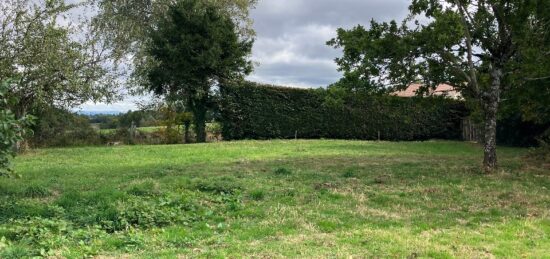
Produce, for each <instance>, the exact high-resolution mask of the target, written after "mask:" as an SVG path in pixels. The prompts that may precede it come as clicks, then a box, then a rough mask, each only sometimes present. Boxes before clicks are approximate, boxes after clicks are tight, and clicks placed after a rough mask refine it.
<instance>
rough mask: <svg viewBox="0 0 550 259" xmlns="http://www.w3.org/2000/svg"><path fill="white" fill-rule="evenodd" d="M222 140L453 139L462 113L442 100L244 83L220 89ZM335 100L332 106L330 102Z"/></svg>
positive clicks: (458, 106)
mask: <svg viewBox="0 0 550 259" xmlns="http://www.w3.org/2000/svg"><path fill="white" fill-rule="evenodd" d="M220 92H221V103H220V111H221V122H222V132H223V138H224V139H226V140H238V139H271V138H294V137H295V136H296V134H297V136H298V137H299V138H336V139H365V140H373V139H378V137H380V139H383V140H425V139H432V138H440V139H458V138H460V137H461V131H460V128H461V127H460V123H461V120H462V118H463V116H464V115H465V114H466V113H467V111H466V109H465V106H464V104H463V103H462V102H459V101H455V100H450V99H445V98H441V97H430V98H400V97H395V96H368V95H363V94H358V93H353V94H340V95H339V96H338V98H333V96H332V95H333V93H332V92H330V91H328V90H323V89H318V90H311V89H295V88H283V87H274V86H265V85H258V84H256V83H251V82H244V83H241V84H239V85H236V84H230V85H224V86H223V87H221V91H220ZM332 99H337V101H331V100H332Z"/></svg>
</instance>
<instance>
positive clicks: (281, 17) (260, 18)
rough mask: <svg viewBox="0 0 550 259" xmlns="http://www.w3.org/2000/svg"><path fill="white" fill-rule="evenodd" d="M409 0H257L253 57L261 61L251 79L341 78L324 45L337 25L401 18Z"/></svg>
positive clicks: (318, 82) (321, 82) (321, 81)
mask: <svg viewBox="0 0 550 259" xmlns="http://www.w3.org/2000/svg"><path fill="white" fill-rule="evenodd" d="M408 3H409V0H339V1H336V0H260V2H259V4H258V6H257V8H256V9H255V10H253V11H252V18H253V19H254V28H255V30H256V32H257V41H256V44H255V46H254V50H253V60H254V61H256V62H258V63H259V64H260V66H259V67H257V68H256V70H255V72H254V74H253V75H251V76H250V77H249V79H250V80H257V81H260V82H267V83H273V84H283V85H294V86H310V87H317V86H326V85H328V84H330V83H333V82H335V81H337V80H338V79H339V77H340V76H341V75H340V73H338V72H337V71H336V66H335V65H334V62H333V60H334V58H336V57H338V56H339V55H340V51H339V50H335V49H333V48H331V47H329V46H326V42H327V41H328V40H330V39H331V38H333V37H334V36H335V35H336V29H337V28H340V27H343V28H351V27H353V26H355V25H357V24H368V23H369V22H370V20H371V19H375V20H383V21H387V20H391V19H398V20H399V19H403V18H404V17H405V15H406V14H407V7H408Z"/></svg>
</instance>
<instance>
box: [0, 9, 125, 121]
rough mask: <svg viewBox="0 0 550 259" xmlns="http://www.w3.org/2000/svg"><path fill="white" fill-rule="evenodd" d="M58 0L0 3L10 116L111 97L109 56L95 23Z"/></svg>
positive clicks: (0, 58)
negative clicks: (80, 17)
mask: <svg viewBox="0 0 550 259" xmlns="http://www.w3.org/2000/svg"><path fill="white" fill-rule="evenodd" d="M80 7H81V5H78V4H68V3H66V2H65V1H64V0H46V1H31V0H5V1H1V2H0V80H7V79H13V80H14V84H10V85H9V89H8V95H10V96H13V97H16V98H17V99H18V100H19V101H18V102H17V103H14V104H13V106H12V107H11V108H12V110H13V112H14V113H15V116H16V118H22V117H24V116H25V115H26V114H27V113H29V112H30V110H31V109H33V108H35V109H40V107H45V106H56V107H63V108H70V107H75V106H78V105H80V104H82V103H84V102H86V101H90V100H93V101H99V100H111V99H112V98H113V97H115V96H116V89H115V88H114V87H113V86H114V85H116V84H115V79H116V75H115V74H114V73H113V71H114V68H113V67H112V66H111V64H112V55H111V54H110V53H109V51H107V50H106V45H105V44H104V43H103V42H104V41H103V40H102V36H101V35H100V34H99V33H98V28H97V27H94V25H93V24H92V23H91V21H89V20H86V19H84V18H82V19H79V18H78V17H72V16H70V15H69V14H70V13H71V12H73V11H76V10H77V9H78V8H80Z"/></svg>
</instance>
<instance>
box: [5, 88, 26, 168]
mask: <svg viewBox="0 0 550 259" xmlns="http://www.w3.org/2000/svg"><path fill="white" fill-rule="evenodd" d="M8 89H9V83H8V82H2V83H1V85H0V176H12V175H13V170H12V167H11V162H10V160H11V158H12V157H13V155H14V145H16V144H17V142H18V141H21V140H23V137H24V136H25V133H26V130H27V127H28V126H30V125H31V124H32V121H33V117H32V116H25V117H23V118H19V119H16V118H15V115H14V114H13V112H12V111H11V110H10V109H9V104H10V103H11V102H13V101H15V100H14V99H13V98H10V97H8Z"/></svg>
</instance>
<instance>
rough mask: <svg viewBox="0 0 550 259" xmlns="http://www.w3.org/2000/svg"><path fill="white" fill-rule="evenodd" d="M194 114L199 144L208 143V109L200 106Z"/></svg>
mask: <svg viewBox="0 0 550 259" xmlns="http://www.w3.org/2000/svg"><path fill="white" fill-rule="evenodd" d="M199 106H200V107H196V108H195V109H194V110H195V111H194V112H193V116H194V118H195V133H196V134H197V143H205V142H206V111H207V109H206V107H203V106H202V105H199Z"/></svg>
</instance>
